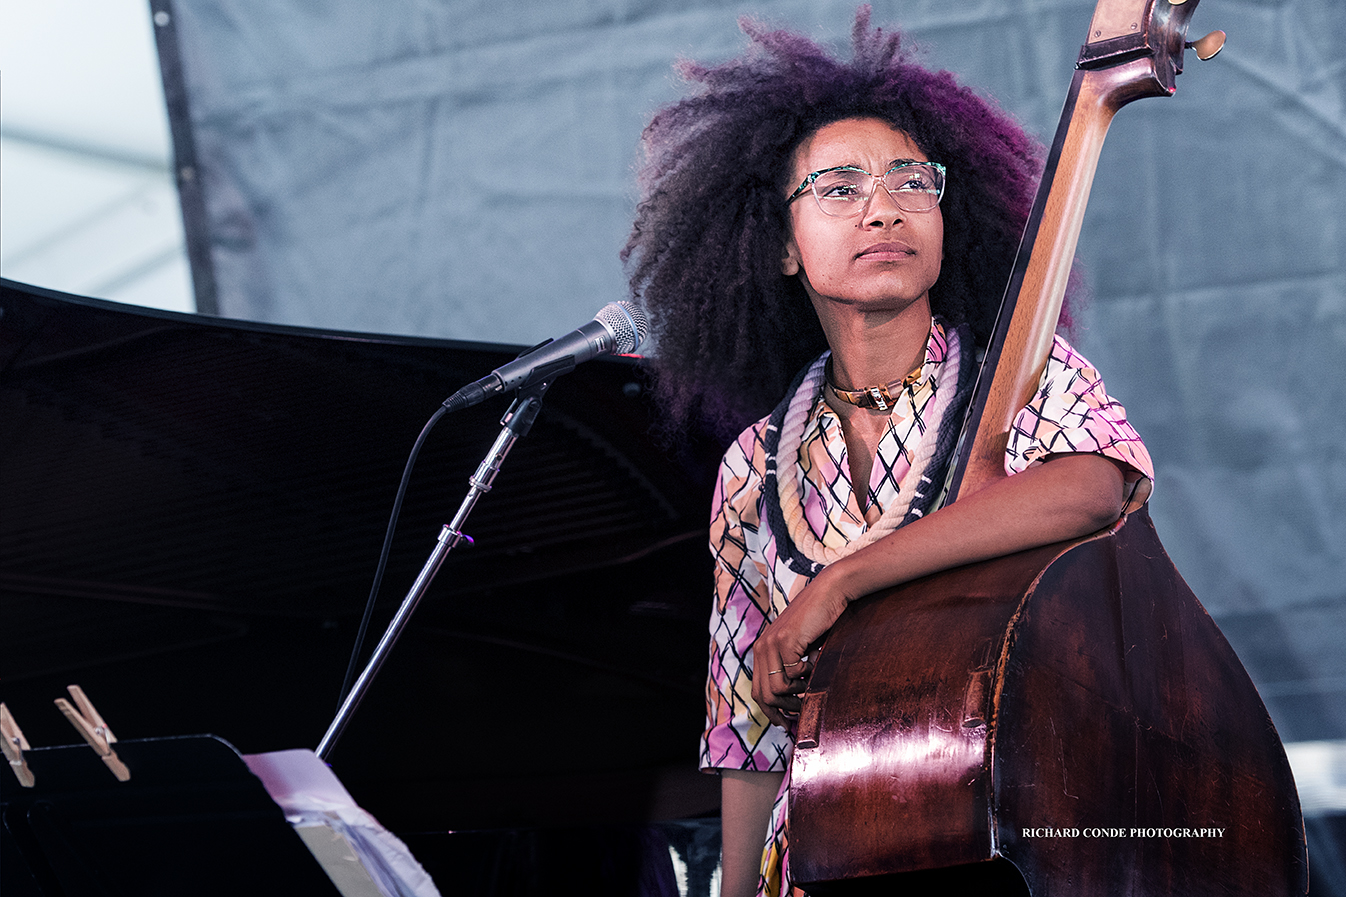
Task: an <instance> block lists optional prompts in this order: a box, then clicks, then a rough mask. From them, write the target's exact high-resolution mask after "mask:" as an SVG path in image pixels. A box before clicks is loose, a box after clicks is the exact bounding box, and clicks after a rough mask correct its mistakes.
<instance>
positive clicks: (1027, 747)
mask: <svg viewBox="0 0 1346 897" xmlns="http://www.w3.org/2000/svg"><path fill="white" fill-rule="evenodd" d="M1197 2H1198V0H1185V2H1184V0H1100V2H1099V3H1098V5H1097V8H1096V9H1095V11H1094V15H1093V19H1092V21H1091V23H1090V26H1089V35H1088V40H1087V42H1086V43H1085V44H1084V46H1083V48H1082V49H1081V52H1080V56H1079V60H1078V63H1077V66H1076V71H1075V74H1074V77H1073V80H1072V82H1071V86H1070V91H1069V94H1068V96H1067V99H1066V103H1065V109H1064V111H1063V113H1062V116H1061V121H1060V124H1059V125H1058V129H1057V132H1056V136H1055V138H1054V141H1053V144H1052V146H1051V149H1050V152H1049V154H1048V159H1047V165H1046V173H1045V174H1044V176H1043V180H1042V184H1041V186H1040V188H1039V190H1038V193H1037V196H1036V199H1035V201H1034V206H1033V209H1032V212H1031V213H1030V217H1029V221H1028V225H1027V228H1026V230H1025V235H1024V239H1023V243H1022V244H1021V246H1020V249H1019V254H1018V257H1017V259H1016V262H1015V266H1014V270H1013V274H1012V276H1011V279H1010V283H1009V286H1008V288H1007V290H1006V297H1005V302H1004V305H1003V306H1002V310H1001V313H1000V317H999V319H998V321H997V326H996V330H995V333H994V336H993V338H992V340H991V343H990V345H989V347H988V349H987V356H986V362H985V364H984V367H983V370H982V373H981V375H980V376H979V380H978V384H977V387H976V390H975V392H974V395H973V398H972V400H971V405H970V407H969V410H968V416H967V422H966V423H965V425H964V435H963V441H962V443H961V444H960V448H959V452H958V455H957V457H956V459H955V462H954V465H953V469H952V471H951V475H950V480H949V499H948V500H950V501H951V500H954V499H956V497H957V496H958V495H959V494H962V495H967V494H970V493H971V492H973V491H976V490H977V489H979V488H981V487H983V486H985V485H987V484H988V483H989V482H991V481H993V480H994V479H996V478H998V477H1003V476H1005V473H1004V469H1003V458H1004V453H1005V446H1006V443H1007V440H1008V435H1009V430H1010V426H1011V424H1012V422H1013V420H1014V416H1015V413H1016V412H1017V411H1018V409H1019V408H1021V407H1023V406H1024V405H1025V404H1027V403H1028V401H1029V399H1030V398H1031V396H1032V394H1033V391H1034V390H1035V389H1036V386H1037V383H1038V380H1039V377H1040V376H1041V372H1042V369H1043V366H1044V365H1045V363H1046V359H1047V356H1048V353H1049V351H1050V348H1051V342H1052V336H1053V333H1054V331H1055V328H1056V323H1057V319H1058V317H1059V314H1060V308H1061V302H1062V299H1063V297H1064V294H1065V288H1066V281H1067V278H1068V277H1069V273H1070V268H1071V263H1072V261H1073V258H1074V252H1075V244H1076V240H1077V238H1078V235H1079V232H1080V225H1081V222H1082V219H1083V214H1084V207H1085V204H1086V202H1087V199H1088V193H1089V188H1090V184H1091V182H1092V180H1093V173H1094V170H1095V167H1096V165H1097V161H1098V158H1099V154H1100V151H1101V148H1102V143H1103V139H1104V137H1105V135H1106V133H1107V130H1108V126H1109V124H1110V123H1111V120H1112V117H1113V116H1114V115H1115V114H1116V112H1117V111H1118V110H1119V109H1121V108H1122V107H1123V106H1124V105H1126V104H1127V103H1130V102H1132V101H1133V100H1137V99H1140V98H1143V97H1150V96H1168V95H1171V94H1172V93H1173V92H1174V89H1175V79H1176V76H1177V75H1178V74H1179V73H1180V72H1181V71H1182V60H1183V51H1184V49H1187V48H1193V47H1194V48H1195V49H1196V51H1197V55H1198V56H1199V57H1201V58H1203V59H1204V58H1208V57H1209V56H1210V55H1214V52H1217V51H1218V49H1219V46H1220V45H1222V43H1223V38H1224V35H1223V34H1222V33H1220V32H1214V33H1212V34H1211V35H1207V37H1205V38H1202V39H1201V40H1199V41H1196V42H1194V43H1191V44H1189V43H1188V42H1187V40H1186V33H1187V26H1188V22H1189V20H1190V18H1191V15H1192V13H1193V11H1194V9H1195V7H1196V5H1197ZM1132 504H1142V502H1132ZM1129 510H1130V509H1129ZM802 697H803V707H802V710H801V712H800V716H799V720H798V725H797V731H796V742H795V751H794V756H793V759H792V761H791V768H790V780H791V784H790V797H789V800H790V869H791V878H792V879H793V880H794V882H795V884H796V885H798V886H801V887H803V888H805V889H806V890H807V891H808V892H809V893H810V894H828V893H845V894H854V893H870V892H873V893H884V894H920V893H927V892H928V893H939V894H952V893H965V892H967V893H978V894H998V893H1003V894H1030V895H1031V897H1050V895H1081V894H1083V895H1094V894H1107V895H1133V897H1141V895H1160V894H1162V895H1207V894H1210V895H1214V894H1221V895H1228V894H1248V895H1258V897H1270V895H1290V894H1304V893H1305V892H1306V891H1307V887H1308V865H1307V854H1306V845H1305V836H1304V824H1303V818H1302V815H1301V813H1300V808H1299V801H1298V797H1297V795H1296V792H1295V787H1294V780H1293V778H1292V776H1291V772H1290V768H1289V764H1288V762H1287V761H1286V757H1285V751H1284V748H1283V747H1282V745H1281V743H1280V740H1279V738H1278V736H1277V734H1276V730H1275V727H1274V726H1273V724H1272V722H1271V719H1270V717H1269V715H1268V714H1267V711H1266V708H1265V706H1264V705H1263V704H1262V701H1261V699H1260V697H1259V696H1258V694H1257V690H1256V688H1255V687H1254V686H1253V683H1252V681H1251V680H1250V679H1249V677H1248V674H1247V673H1246V671H1245V670H1244V669H1243V666H1242V665H1241V664H1240V663H1239V660H1238V658H1237V657H1236V656H1235V654H1234V652H1233V650H1232V649H1231V648H1230V647H1229V644H1228V643H1227V642H1226V641H1225V639H1224V637H1223V636H1222V635H1221V634H1220V632H1219V630H1218V628H1217V627H1216V625H1215V623H1214V621H1212V620H1211V618H1210V616H1209V614H1208V613H1207V612H1206V611H1205V609H1204V608H1203V607H1202V606H1201V604H1200V602H1199V601H1198V600H1197V598H1196V596H1195V595H1194V594H1193V593H1192V591H1191V590H1190V589H1189V588H1188V587H1187V585H1186V583H1184V582H1183V580H1182V577H1181V575H1180V574H1179V573H1178V571H1177V570H1176V569H1175V568H1174V566H1173V564H1172V562H1171V561H1170V560H1169V558H1168V556H1167V555H1166V554H1165V552H1164V549H1163V546H1162V545H1161V544H1160V542H1159V539H1158V537H1157V535H1156V533H1155V530H1154V526H1153V524H1152V523H1151V522H1150V519H1149V517H1148V515H1147V514H1146V512H1145V511H1144V509H1143V508H1141V509H1140V510H1131V513H1129V514H1126V515H1125V516H1123V518H1122V519H1121V520H1119V521H1118V522H1117V523H1115V524H1114V525H1113V526H1111V527H1109V528H1108V529H1106V530H1105V531H1103V532H1100V533H1097V534H1095V535H1092V536H1089V537H1086V538H1083V539H1078V540H1074V541H1070V542H1065V543H1059V544H1054V545H1047V546H1043V547H1040V548H1037V549H1032V550H1028V551H1024V552H1020V553H1018V554H1014V555H1011V556H1008V557H1004V558H999V559H996V560H991V561H985V562H982V563H977V564H971V565H967V566H964V567H959V568H956V569H954V570H950V571H945V572H943V573H940V574H935V575H933V576H929V577H925V578H923V579H920V580H916V581H913V582H910V583H907V584H904V585H902V586H899V587H897V588H894V589H891V590H887V591H884V592H881V593H878V594H876V595H872V596H868V597H867V598H865V599H863V600H861V601H858V602H856V603H855V604H853V605H852V606H851V607H850V608H848V609H847V611H846V612H845V613H844V614H843V615H842V617H841V618H840V619H839V620H838V622H837V623H836V624H835V626H834V627H833V629H832V631H831V632H830V633H829V634H828V636H827V638H826V641H825V642H824V644H823V645H822V646H821V648H820V649H819V651H818V652H817V655H816V661H815V667H814V670H813V673H812V676H811V678H810V680H809V683H808V686H807V690H806V691H805V692H804V694H803V696H802Z"/></svg>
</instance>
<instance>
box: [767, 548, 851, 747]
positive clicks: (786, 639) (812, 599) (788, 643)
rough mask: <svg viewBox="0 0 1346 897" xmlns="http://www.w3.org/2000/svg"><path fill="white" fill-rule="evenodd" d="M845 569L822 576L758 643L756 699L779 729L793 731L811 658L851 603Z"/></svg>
mask: <svg viewBox="0 0 1346 897" xmlns="http://www.w3.org/2000/svg"><path fill="white" fill-rule="evenodd" d="M842 563H843V562H841V561H838V562H837V564H833V565H832V566H831V567H828V568H826V569H824V570H823V571H822V572H821V573H819V574H818V576H817V577H816V578H815V579H814V580H813V582H811V583H809V585H808V586H806V587H805V588H804V591H802V592H800V593H799V595H798V596H796V597H795V600H794V601H791V602H790V606H789V607H787V608H786V609H785V611H784V612H783V613H782V614H781V615H780V616H778V617H777V618H776V619H775V620H773V621H772V622H771V625H769V626H767V628H766V629H765V630H763V632H762V634H761V635H760V636H758V637H757V641H756V642H754V643H753V647H752V657H753V675H752V697H753V700H754V701H756V702H757V704H758V706H759V707H761V708H762V711H763V712H764V713H766V716H767V719H769V720H771V722H773V723H775V724H776V725H778V726H782V727H788V726H789V722H790V720H789V717H791V716H795V715H797V714H798V713H799V708H800V704H801V701H800V698H799V695H800V693H801V692H803V691H804V688H805V686H807V684H808V676H809V673H811V672H813V661H812V659H810V657H809V655H810V653H811V652H812V650H813V649H814V647H815V646H816V645H817V643H818V642H819V641H821V640H822V637H823V636H824V635H826V634H827V631H828V630H829V629H831V628H832V624H833V623H835V622H836V621H837V618H838V617H840V616H841V612H842V611H844V610H845V609H846V605H847V604H849V603H850V600H851V598H850V596H848V595H847V594H846V592H845V591H844V590H843V589H842V588H840V582H839V581H840V579H841V576H840V574H841V572H842V571H841V569H840V567H839V566H838V565H839V564H842ZM829 574H830V575H829Z"/></svg>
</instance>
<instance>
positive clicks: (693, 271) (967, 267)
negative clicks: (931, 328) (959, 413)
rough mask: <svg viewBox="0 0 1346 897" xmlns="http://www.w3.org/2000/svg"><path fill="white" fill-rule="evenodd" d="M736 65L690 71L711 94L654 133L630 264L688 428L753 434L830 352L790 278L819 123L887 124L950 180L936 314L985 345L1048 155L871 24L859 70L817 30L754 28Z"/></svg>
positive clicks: (863, 30) (669, 401)
mask: <svg viewBox="0 0 1346 897" xmlns="http://www.w3.org/2000/svg"><path fill="white" fill-rule="evenodd" d="M740 27H742V29H743V30H744V32H745V33H746V34H747V35H748V37H749V39H750V41H751V43H750V46H749V49H748V51H747V52H746V53H744V54H743V55H742V56H740V57H739V58H737V59H734V60H731V61H729V62H726V63H724V64H722V65H718V66H713V67H705V66H701V65H697V64H695V63H692V62H686V61H684V62H681V63H679V65H678V70H679V72H680V73H681V74H682V76H683V77H684V78H685V79H686V80H687V81H688V82H690V84H691V85H693V90H692V92H691V94H690V95H689V96H687V97H686V98H685V99H683V100H681V101H679V102H677V103H674V104H673V105H671V106H668V107H666V108H664V109H663V110H661V111H660V112H659V113H658V114H657V115H655V117H654V119H653V120H652V121H651V122H650V124H649V126H648V127H647V128H646V129H645V133H644V138H643V141H642V147H643V150H644V159H643V164H642V167H641V169H640V177H639V183H640V191H641V201H640V203H639V205H638V206H637V210H636V218H635V223H634V225H633V226H632V230H631V235H630V238H629V239H628V241H627V244H626V247H625V248H624V249H623V251H622V259H623V261H624V262H625V264H626V266H627V272H628V274H629V276H630V282H631V290H632V294H633V296H634V297H635V298H636V299H637V300H638V301H640V302H642V303H643V304H644V305H645V307H646V309H647V311H648V313H649V316H650V321H651V327H652V332H653V333H654V335H655V338H656V343H655V358H654V361H653V364H654V371H655V376H656V395H657V396H658V397H659V400H660V403H661V405H662V407H663V409H664V412H665V414H666V415H667V418H668V421H669V424H670V426H671V427H672V428H674V429H678V428H681V427H682V426H684V425H685V424H687V423H689V422H691V421H695V420H697V419H701V420H704V421H706V422H708V423H709V424H710V425H711V427H712V428H713V429H714V430H715V431H716V432H717V433H719V434H720V435H722V436H725V435H732V434H734V433H737V432H738V430H739V429H741V428H742V427H743V426H745V425H746V424H748V423H750V422H751V421H753V420H756V419H757V418H759V417H761V416H762V415H763V414H765V413H766V412H767V411H769V410H770V409H771V407H772V406H773V405H774V404H775V403H776V402H777V401H778V400H779V399H780V397H781V395H782V394H783V393H784V391H785V388H786V386H787V385H788V384H789V381H790V379H791V377H792V376H793V375H794V373H795V372H796V371H797V370H798V369H799V368H800V367H802V366H803V365H804V364H806V363H807V362H808V361H809V360H810V359H812V358H813V357H815V356H816V355H817V354H818V353H819V352H821V351H822V350H823V349H825V348H826V347H827V346H826V341H825V340H824V338H823V333H822V329H821V328H820V326H819V325H818V321H817V318H816V316H815V315H814V312H813V307H812V305H811V304H810V303H809V300H808V297H807V295H806V294H805V293H804V290H803V287H802V286H801V285H800V283H799V281H798V279H797V278H794V277H785V276H784V275H783V274H782V273H781V267H780V262H781V257H782V255H783V247H784V245H785V240H786V237H787V234H788V226H789V218H788V215H787V212H786V206H785V198H786V196H787V195H788V193H789V191H790V190H791V188H793V187H794V186H795V185H794V184H787V183H786V180H787V179H788V177H789V175H790V174H791V162H792V157H793V154H794V152H795V149H796V148H797V147H798V146H799V145H800V143H801V142H802V141H803V140H804V139H805V138H806V137H808V136H809V135H810V134H812V133H813V132H814V131H816V130H818V128H820V127H822V126H824V125H827V124H830V123H832V122H835V121H840V120H842V119H848V118H858V117H866V118H869V117H873V118H879V119H882V120H884V121H886V122H888V123H890V124H891V125H893V126H894V127H896V128H898V129H900V130H902V131H904V132H905V133H906V134H907V135H908V136H909V137H910V138H911V139H912V140H913V141H914V142H915V143H916V145H917V146H919V147H920V149H921V150H922V151H923V152H924V153H925V154H926V155H927V157H928V158H930V159H932V160H934V161H937V162H942V163H943V164H944V165H945V166H947V168H948V184H947V187H946V189H945V194H944V198H943V200H942V201H941V210H942V213H943V216H944V263H943V266H942V269H941V273H940V277H939V281H938V282H937V283H936V284H935V286H934V287H933V288H932V289H931V291H930V300H931V305H932V307H933V310H934V312H935V314H938V315H941V316H943V317H944V318H945V319H946V320H947V321H949V322H951V323H952V324H955V325H957V324H964V323H966V324H967V325H969V326H970V327H971V328H972V332H973V334H974V335H975V336H976V338H977V340H978V341H979V342H983V343H984V342H985V341H986V340H987V339H988V337H989V334H990V330H991V327H992V325H993V323H994V318H995V310H996V308H997V306H998V305H999V302H1000V298H1001V295H1002V293H1003V292H1004V288H1005V283H1006V281H1007V280H1008V279H1009V273H1010V268H1011V266H1012V265H1013V261H1014V254H1015V250H1016V249H1017V248H1018V244H1019V239H1020V236H1021V235H1022V232H1023V227H1024V223H1025V222H1026V220H1027V218H1028V212H1029V208H1030V206H1031V204H1032V199H1033V192H1034V190H1035V189H1036V186H1037V180H1038V175H1039V172H1040V170H1041V163H1040V159H1041V150H1040V147H1039V146H1038V144H1037V143H1036V142H1035V141H1034V140H1032V139H1031V138H1030V137H1029V136H1028V135H1027V134H1025V133H1024V131H1023V129H1022V128H1020V127H1019V125H1018V124H1017V123H1016V122H1015V121H1014V120H1013V119H1011V118H1010V116H1009V115H1007V114H1006V113H1004V112H1003V111H1001V110H1000V109H999V108H998V107H996V106H995V105H994V103H992V102H990V101H988V100H986V99H984V98H982V97H980V96H978V95H976V94H975V93H973V92H972V91H971V90H969V89H967V88H965V87H962V86H960V85H959V84H958V83H957V81H956V80H955V79H954V76H953V75H952V74H950V73H948V72H932V71H929V70H927V69H925V68H922V67H921V66H919V65H917V64H915V63H913V62H911V61H909V59H908V57H907V56H906V55H905V54H904V53H903V52H902V41H901V36H900V35H899V34H898V33H896V32H885V31H884V30H882V29H880V28H873V29H871V28H870V23H869V8H868V7H861V8H860V10H859V12H858V13H857V14H856V19H855V28H854V32H853V34H852V40H853V46H854V51H853V56H852V58H851V60H850V61H849V62H842V61H839V60H837V59H835V58H833V57H832V56H831V55H830V54H829V53H828V52H826V51H825V50H824V49H823V48H821V47H820V46H818V45H817V44H816V43H814V42H813V41H812V40H810V39H808V38H806V37H804V36H803V35H800V34H796V33H792V32H788V31H768V30H766V29H765V28H763V27H762V26H760V25H758V24H756V23H754V22H751V21H748V20H743V21H741V22H740Z"/></svg>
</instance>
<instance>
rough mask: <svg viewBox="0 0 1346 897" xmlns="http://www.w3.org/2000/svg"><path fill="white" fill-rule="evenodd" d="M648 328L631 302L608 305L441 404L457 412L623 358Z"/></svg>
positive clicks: (643, 338)
mask: <svg viewBox="0 0 1346 897" xmlns="http://www.w3.org/2000/svg"><path fill="white" fill-rule="evenodd" d="M649 329H650V324H649V321H648V320H647V319H646V318H645V312H644V310H643V309H642V308H641V307H640V306H638V305H636V304H635V303H634V302H609V303H608V304H607V305H605V306H603V307H602V308H601V309H599V311H598V314H596V315H594V319H593V320H592V321H590V322H589V323H587V324H585V325H584V326H583V327H580V328H578V329H577V330H572V331H571V332H570V333H567V334H566V335H565V336H563V337H561V338H560V339H555V340H548V341H547V342H545V343H543V344H542V345H540V346H538V347H537V348H536V349H532V350H531V351H529V352H528V353H527V354H525V355H522V356H520V357H518V358H516V359H514V360H513V361H511V362H509V363H508V364H503V365H501V366H500V367H498V368H496V369H495V370H494V371H491V373H490V374H489V375H487V376H485V377H482V378H481V379H480V380H478V381H477V382H475V383H469V384H468V385H467V386H464V387H463V388H462V389H460V390H458V391H457V392H456V393H454V394H453V395H451V396H449V397H448V398H447V399H445V400H444V407H445V408H446V409H448V410H449V411H460V410H462V409H464V408H470V407H471V406H473V405H475V404H477V403H478V402H481V401H483V400H485V399H487V398H490V397H491V396H493V395H495V394H496V393H500V392H508V391H509V390H512V389H517V388H519V387H520V386H523V385H524V384H526V383H532V382H534V381H537V380H543V379H547V378H550V377H557V376H560V375H561V374H568V373H570V372H571V371H573V370H574V369H575V365H577V364H582V363H583V362H586V361H588V360H589V359H590V358H594V357H595V356H598V355H610V354H617V355H624V354H626V353H628V352H634V351H635V350H636V347H638V346H639V345H640V344H641V343H643V342H644V341H645V336H646V334H647V333H649Z"/></svg>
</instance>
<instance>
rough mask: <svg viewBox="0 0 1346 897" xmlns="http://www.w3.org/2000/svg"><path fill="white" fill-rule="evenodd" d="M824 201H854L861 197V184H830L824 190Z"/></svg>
mask: <svg viewBox="0 0 1346 897" xmlns="http://www.w3.org/2000/svg"><path fill="white" fill-rule="evenodd" d="M822 195H823V198H824V199H854V198H856V197H857V196H859V195H860V185H859V184H850V183H843V184H829V185H828V186H826V187H824V188H823V189H822Z"/></svg>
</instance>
